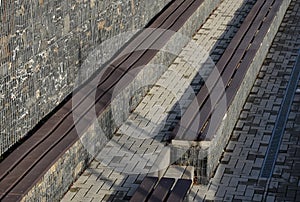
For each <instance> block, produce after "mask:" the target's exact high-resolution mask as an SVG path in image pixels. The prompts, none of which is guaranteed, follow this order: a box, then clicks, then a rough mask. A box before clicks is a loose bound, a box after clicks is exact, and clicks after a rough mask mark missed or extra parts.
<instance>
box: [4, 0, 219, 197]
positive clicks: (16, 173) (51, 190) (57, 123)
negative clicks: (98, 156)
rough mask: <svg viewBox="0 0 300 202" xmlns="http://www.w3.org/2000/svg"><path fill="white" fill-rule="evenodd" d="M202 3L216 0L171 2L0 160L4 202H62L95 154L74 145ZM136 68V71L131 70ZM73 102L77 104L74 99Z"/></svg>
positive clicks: (176, 0) (192, 30)
mask: <svg viewBox="0 0 300 202" xmlns="http://www.w3.org/2000/svg"><path fill="white" fill-rule="evenodd" d="M204 2H206V4H205V6H211V5H216V4H217V3H215V2H216V1H214V2H213V3H211V1H208V0H175V1H172V3H170V4H169V5H168V6H167V7H166V8H165V9H164V10H163V11H162V12H161V13H160V14H159V15H158V16H157V17H156V18H155V19H154V20H153V21H152V22H151V23H149V25H148V26H147V27H148V28H153V30H152V31H150V32H149V30H147V31H141V32H140V33H138V34H137V35H136V36H135V37H134V38H133V39H132V40H131V41H130V42H129V43H128V44H127V45H126V47H125V48H124V49H123V50H122V51H121V52H120V55H122V53H130V54H123V55H122V56H121V57H116V58H117V59H113V60H112V62H110V63H109V64H108V65H107V68H106V69H105V71H104V72H97V73H96V74H95V75H94V77H93V78H91V79H90V80H89V81H88V82H87V83H86V84H85V85H83V86H82V87H81V88H80V89H79V90H77V91H76V92H74V93H73V94H72V95H70V96H69V98H68V99H66V101H65V102H64V103H62V104H61V105H60V106H58V108H57V109H56V110H55V112H54V113H53V114H52V115H51V116H50V117H49V118H47V120H45V121H44V123H42V124H41V125H40V126H39V127H38V128H37V130H36V131H35V132H34V133H33V134H32V135H31V136H30V137H28V138H27V139H26V140H25V141H24V142H23V143H22V144H20V145H19V146H18V147H17V148H16V149H15V150H13V151H12V152H11V153H10V154H9V155H8V156H7V157H6V158H5V159H3V160H2V161H1V162H0V201H20V200H23V201H29V200H30V201H41V200H58V199H59V198H60V197H61V196H62V195H63V194H64V192H65V191H66V189H67V188H68V187H69V186H70V184H71V183H72V181H73V180H74V179H75V178H76V176H78V174H79V173H80V171H81V170H82V169H83V168H84V165H86V164H87V163H88V162H89V161H90V159H89V158H91V157H89V155H88V154H86V153H87V152H86V151H85V153H83V152H78V151H84V150H79V149H78V148H79V146H76V145H77V144H78V145H79V143H78V142H79V138H80V137H81V135H82V134H84V133H85V132H86V131H87V130H88V129H89V127H90V126H91V124H92V123H93V122H94V121H95V119H97V118H98V117H99V116H100V115H101V114H103V113H106V112H107V111H108V108H109V107H110V104H111V102H112V100H113V99H114V95H115V94H117V93H116V91H117V92H121V91H122V90H123V89H124V88H125V87H126V86H128V85H129V84H130V83H131V82H132V81H133V80H134V78H135V76H136V75H137V74H138V73H139V72H140V71H142V69H143V67H144V66H145V65H146V64H148V63H149V62H150V61H151V59H153V58H154V57H155V56H156V54H157V53H158V52H159V49H160V48H162V47H164V45H165V44H166V43H167V42H168V41H169V40H170V39H171V38H172V35H173V34H174V32H176V31H178V30H180V29H181V28H182V27H183V26H185V23H186V22H187V21H188V20H191V19H190V18H191V16H193V14H194V12H195V11H196V10H197V9H199V7H200V6H201V5H202V4H204ZM213 9H214V8H212V9H211V10H213ZM204 10H205V12H206V14H205V15H204V16H206V17H207V16H208V15H209V12H211V10H210V11H208V9H204ZM197 11H198V12H199V10H197ZM206 17H203V16H202V18H203V21H204V20H205V18H206ZM195 19H198V22H197V23H201V22H200V20H199V15H198V14H197V18H196V17H195V16H194V17H193V19H192V22H193V23H194V21H195ZM199 26H200V25H199V24H197V26H196V27H194V28H193V29H191V30H190V31H191V33H189V34H190V35H192V34H193V32H194V31H196V29H197V28H198V27H199ZM189 27H191V26H189ZM156 28H160V29H159V30H156ZM165 30H172V31H173V32H167V31H165ZM170 33H171V34H170ZM135 50H138V51H135ZM141 67H142V68H141ZM135 68H136V71H131V73H130V74H129V73H128V72H129V71H130V70H132V69H135ZM132 72H134V73H132ZM99 75H101V77H100V76H99ZM124 77H126V79H123V78H124ZM99 78H101V79H99ZM121 79H123V81H124V82H123V83H122V88H119V86H120V85H118V89H115V87H116V84H117V83H118V81H120V80H121ZM92 93H94V94H95V100H93V101H92V102H91V100H89V95H90V94H92ZM72 100H76V102H75V103H74V102H73V103H72ZM92 110H95V112H96V116H95V117H94V116H91V115H90V114H91V112H93V111H92ZM107 113H109V112H107ZM74 117H75V119H74ZM75 125H77V126H79V127H75ZM78 133H79V134H78ZM74 145H75V146H76V147H75V146H74ZM81 147H82V146H81ZM81 147H80V148H81ZM70 148H71V149H70ZM57 162H59V163H57ZM65 175H67V176H65Z"/></svg>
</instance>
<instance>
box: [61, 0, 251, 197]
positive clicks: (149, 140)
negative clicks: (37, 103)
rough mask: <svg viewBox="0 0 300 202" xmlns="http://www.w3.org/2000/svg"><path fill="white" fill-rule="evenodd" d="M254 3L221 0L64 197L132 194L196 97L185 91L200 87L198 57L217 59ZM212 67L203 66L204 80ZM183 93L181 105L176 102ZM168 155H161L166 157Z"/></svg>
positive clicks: (164, 158)
mask: <svg viewBox="0 0 300 202" xmlns="http://www.w3.org/2000/svg"><path fill="white" fill-rule="evenodd" d="M254 2H255V1H254V0H247V1H244V0H236V1H234V3H232V1H230V0H224V1H223V2H222V3H221V5H220V7H219V8H218V9H217V10H216V11H215V12H214V13H213V14H212V15H211V16H210V18H209V19H208V20H207V22H206V23H205V24H204V25H203V26H202V28H201V29H200V30H199V31H198V33H196V34H195V36H194V37H193V40H192V41H191V43H189V44H188V45H187V47H186V48H184V50H183V51H182V53H180V55H179V56H178V58H177V59H176V60H175V61H174V63H173V64H172V65H171V66H170V67H169V69H168V70H167V72H166V73H165V74H164V75H163V76H162V77H161V78H160V79H159V81H158V82H157V83H156V85H155V86H154V87H153V88H152V89H151V90H150V92H149V93H148V94H147V95H146V97H145V98H144V99H143V100H142V102H141V103H140V104H139V105H138V106H137V108H136V109H135V110H134V111H133V113H132V114H131V116H130V117H129V118H128V120H127V121H126V122H125V123H124V124H123V125H122V126H121V127H120V129H119V131H118V132H117V133H116V134H115V135H114V136H113V139H112V140H111V141H110V142H109V143H108V144H107V146H106V147H105V148H104V149H103V150H102V152H101V153H100V154H99V155H98V157H97V158H96V159H95V160H94V161H93V162H92V163H91V165H90V166H89V168H88V169H87V170H86V171H85V172H84V173H83V174H82V175H81V176H80V178H79V179H78V180H77V181H76V182H75V183H74V185H73V186H72V187H71V188H70V190H69V191H68V193H67V194H66V195H65V197H64V198H63V199H62V201H99V200H104V201H118V200H128V199H130V196H131V195H132V194H133V192H134V191H135V190H136V188H137V186H138V185H139V183H140V182H141V180H142V179H143V178H144V177H145V176H146V173H147V172H150V171H151V169H153V167H155V165H156V164H155V163H156V162H157V157H158V156H159V155H160V154H163V153H165V152H164V151H163V152H161V151H162V150H163V149H166V148H167V147H165V142H164V140H165V139H167V136H168V131H169V129H170V128H171V127H172V125H174V123H176V122H177V120H178V116H180V113H183V112H184V110H185V108H186V107H187V106H188V104H189V103H190V101H191V99H192V96H191V95H192V93H190V94H189V93H184V92H187V89H189V88H191V89H192V90H193V92H194V91H197V90H198V89H199V88H200V86H199V84H200V83H201V82H200V81H201V78H200V77H199V76H197V74H196V73H197V71H198V70H199V69H198V68H200V67H201V65H199V63H201V64H202V63H204V61H205V60H203V59H202V60H200V61H199V58H206V57H207V56H208V54H206V53H205V51H206V52H208V53H209V55H210V56H211V58H212V60H213V61H214V62H216V61H217V60H218V59H219V57H220V55H221V54H222V53H223V52H224V50H225V48H226V46H227V45H228V44H229V42H230V39H231V38H232V37H233V36H234V34H235V33H236V31H237V30H238V28H239V26H240V24H241V22H242V20H243V19H244V18H245V16H246V15H247V13H248V12H249V10H250V9H251V7H252V6H253V4H254ZM195 50H198V51H195ZM201 50H202V51H201ZM203 50H204V51H203ZM201 54H202V55H201ZM203 56H204V57H203ZM209 70H210V69H205V68H202V69H201V70H199V71H200V74H201V76H202V77H203V78H204V79H205V77H206V76H207V75H208V73H209ZM174 81H176V82H174ZM179 98H180V102H179V103H180V106H177V105H176V106H174V105H175V103H176V102H177V100H178V99H179ZM166 158H167V156H162V157H161V158H158V159H160V160H161V162H164V161H165V160H166ZM100 161H101V163H100ZM160 166H161V165H160Z"/></svg>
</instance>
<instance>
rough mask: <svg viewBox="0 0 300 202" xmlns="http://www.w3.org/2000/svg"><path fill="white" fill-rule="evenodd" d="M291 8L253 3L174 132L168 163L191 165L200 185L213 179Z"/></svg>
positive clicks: (271, 2)
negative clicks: (241, 112)
mask: <svg viewBox="0 0 300 202" xmlns="http://www.w3.org/2000/svg"><path fill="white" fill-rule="evenodd" d="M289 3H290V1H275V0H264V1H257V2H256V4H255V5H254V7H253V8H252V10H251V11H250V12H249V14H248V15H247V17H246V19H245V20H244V22H243V23H242V25H241V27H240V29H239V30H238V32H237V33H236V34H235V36H234V38H233V39H232V41H231V43H230V44H229V46H228V47H227V49H226V50H225V52H224V54H223V55H222V57H221V58H220V60H219V62H218V63H217V64H216V67H215V68H214V69H213V71H212V73H211V74H210V76H209V77H208V79H207V80H206V82H205V85H204V86H202V87H201V89H200V91H199V93H198V94H197V96H196V97H195V99H194V100H193V101H192V103H191V104H190V106H189V107H188V109H187V110H186V112H185V113H184V114H183V116H182V117H181V121H180V123H179V124H178V125H177V126H176V127H175V129H174V130H173V131H172V146H173V149H174V152H171V154H172V155H173V156H172V157H171V161H172V162H173V161H175V160H177V163H179V164H180V165H185V164H188V162H194V165H193V166H195V169H196V178H197V181H198V183H207V181H208V180H209V178H210V177H211V176H212V175H213V172H214V170H215V168H216V166H217V165H218V161H219V158H220V157H221V154H222V151H223V149H224V148H225V145H226V143H227V141H228V139H229V137H230V134H231V131H232V130H233V128H234V125H235V123H236V121H237V119H238V116H239V113H240V111H241V110H242V107H243V105H244V103H245V101H246V98H247V95H248V94H249V92H250V90H251V87H252V85H253V83H254V80H255V78H256V76H257V73H258V72H259V69H260V67H261V65H262V63H263V61H264V58H265V56H266V54H267V50H268V48H269V44H270V43H271V42H272V40H273V38H274V37H275V34H276V33H277V30H278V27H279V25H280V23H281V20H282V18H283V16H284V13H285V11H286V9H287V7H288V5H289ZM187 148H189V149H187ZM187 150H189V151H191V150H194V152H187ZM183 153H188V154H190V155H182V154H183ZM178 154H179V155H182V156H184V157H182V156H179V155H178Z"/></svg>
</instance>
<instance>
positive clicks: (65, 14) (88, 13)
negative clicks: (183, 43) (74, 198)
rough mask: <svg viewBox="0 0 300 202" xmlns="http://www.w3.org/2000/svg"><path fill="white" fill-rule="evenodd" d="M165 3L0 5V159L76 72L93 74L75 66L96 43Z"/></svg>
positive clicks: (135, 25)
mask: <svg viewBox="0 0 300 202" xmlns="http://www.w3.org/2000/svg"><path fill="white" fill-rule="evenodd" d="M168 2H170V0H160V1H158V0H157V1H152V0H118V1H116V0H105V1H96V0H85V1H83V0H82V1H75V0H70V1H67V0H62V1H56V0H55V1H54V0H36V1H33V0H24V1H14V0H4V1H3V0H2V1H0V24H1V26H0V44H1V46H0V156H1V155H2V154H3V153H4V152H6V151H7V150H8V149H9V148H10V147H11V146H13V145H14V144H15V143H16V142H18V141H20V140H21V139H22V138H23V137H24V136H25V135H26V134H27V133H28V132H29V131H30V130H31V129H32V128H33V127H34V126H36V124H37V123H38V122H39V121H41V119H42V118H43V117H45V116H46V115H47V114H48V113H49V112H51V111H52V110H53V109H54V108H55V107H56V106H57V105H58V104H59V103H60V102H61V101H62V100H63V99H64V98H66V96H67V95H69V94H70V93H71V92H72V91H73V89H74V87H75V85H76V84H75V80H76V77H77V76H78V74H79V72H85V75H81V79H82V80H85V79H86V78H88V77H89V76H91V75H92V74H93V72H95V70H96V68H98V67H95V66H91V67H88V69H85V70H84V71H81V69H80V68H81V64H82V63H83V62H84V61H85V59H86V58H87V56H88V55H89V54H90V53H91V51H92V50H93V49H94V48H95V47H96V46H97V45H99V44H101V43H102V42H103V41H105V40H107V39H110V38H112V37H114V36H116V35H118V34H120V33H122V32H126V31H131V30H135V29H140V28H143V27H144V26H145V25H146V24H147V23H148V22H149V20H150V19H151V18H153V17H154V16H155V15H156V14H157V13H158V12H159V11H160V10H162V8H163V7H164V6H165V5H166V4H167V3H168ZM112 45H114V44H112ZM110 51H111V53H113V52H115V51H117V50H113V49H111V50H110Z"/></svg>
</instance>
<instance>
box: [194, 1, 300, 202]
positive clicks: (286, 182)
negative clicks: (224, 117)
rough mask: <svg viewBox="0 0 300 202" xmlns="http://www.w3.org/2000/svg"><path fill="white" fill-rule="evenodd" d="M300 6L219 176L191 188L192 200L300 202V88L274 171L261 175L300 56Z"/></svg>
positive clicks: (285, 26)
mask: <svg viewBox="0 0 300 202" xmlns="http://www.w3.org/2000/svg"><path fill="white" fill-rule="evenodd" d="M299 8H300V1H299V0H294V1H292V3H291V4H290V6H289V9H288V11H287V13H286V15H285V17H284V20H283V22H282V24H281V27H280V29H279V32H278V34H277V35H276V37H275V40H274V42H273V44H272V46H271V49H270V51H269V53H268V55H267V58H266V60H265V62H264V64H263V66H262V69H261V71H260V73H259V75H258V77H257V80H256V82H255V85H254V86H253V88H252V90H251V93H250V95H249V97H248V99H247V102H246V104H245V106H244V109H243V111H242V113H241V115H240V118H239V121H238V122H237V125H236V127H235V130H234V132H233V133H232V136H231V140H230V141H229V143H228V145H227V147H226V149H225V151H224V153H223V156H222V158H221V160H220V164H219V166H218V168H217V170H216V173H215V176H214V177H213V179H211V180H210V182H209V185H208V186H200V185H197V186H196V185H195V186H193V188H192V191H191V193H190V195H189V199H190V201H192V200H194V201H202V200H204V201H209V200H225V201H232V200H234V201H262V200H263V201H300V172H299V170H298V169H299V168H300V146H299V145H300V144H299V143H300V142H299V141H300V139H299V137H300V136H299V134H300V110H299V107H300V94H299V92H300V85H298V89H299V90H297V92H296V95H295V98H294V102H293V104H292V109H291V112H290V114H289V118H288V122H287V126H286V129H285V133H284V136H283V141H282V143H281V145H280V150H279V155H278V157H277V159H276V164H275V169H274V173H273V175H272V177H271V179H269V180H266V179H263V178H260V177H259V176H260V172H261V168H262V164H263V161H264V157H265V154H266V151H267V148H268V144H269V142H270V138H271V135H272V130H273V127H274V125H275V121H276V118H277V115H278V111H279V108H280V105H281V103H282V100H283V97H284V93H285V90H286V87H287V83H288V80H289V78H290V74H291V71H292V68H293V66H294V65H295V61H296V58H297V56H298V53H299V48H300V10H299ZM298 68H299V67H298Z"/></svg>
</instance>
